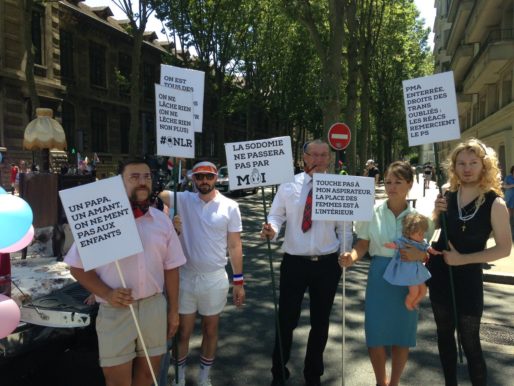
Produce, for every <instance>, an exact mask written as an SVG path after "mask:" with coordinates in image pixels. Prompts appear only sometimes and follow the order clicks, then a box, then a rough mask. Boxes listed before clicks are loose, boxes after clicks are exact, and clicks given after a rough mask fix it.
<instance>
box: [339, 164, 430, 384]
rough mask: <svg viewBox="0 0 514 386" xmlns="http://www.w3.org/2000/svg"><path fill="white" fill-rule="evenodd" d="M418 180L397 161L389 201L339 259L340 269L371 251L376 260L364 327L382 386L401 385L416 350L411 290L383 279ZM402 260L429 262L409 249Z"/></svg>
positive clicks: (389, 174) (390, 173)
mask: <svg viewBox="0 0 514 386" xmlns="http://www.w3.org/2000/svg"><path fill="white" fill-rule="evenodd" d="M413 179H414V173H413V172H412V168H411V166H410V164H409V163H408V162H403V161H396V162H393V163H392V164H391V165H389V167H388V168H387V171H386V173H385V179H384V182H385V189H386V193H387V200H386V201H384V202H383V203H380V204H378V205H377V206H375V208H374V212H373V218H372V220H371V221H370V222H360V223H357V224H356V231H357V238H358V240H357V242H356V243H355V245H354V248H353V249H352V251H351V252H346V253H344V254H341V255H340V258H339V264H340V265H341V266H343V267H350V266H351V265H353V264H354V263H355V262H356V261H357V260H358V259H360V258H362V257H363V256H364V255H365V254H366V253H367V252H369V254H370V255H371V265H370V268H369V272H368V281H367V286H366V300H365V323H364V324H365V332H366V345H367V346H368V354H369V358H370V361H371V365H372V366H373V371H374V373H375V378H376V383H377V385H380V386H386V385H388V386H397V385H398V384H399V383H400V377H401V375H402V373H403V370H404V368H405V365H406V364H407V358H408V356H409V348H410V347H414V346H415V345H416V330H417V322H418V311H417V310H414V311H409V310H408V309H407V308H406V307H405V305H404V301H405V300H404V299H405V297H406V296H407V293H408V292H409V291H408V288H407V287H405V286H397V285H392V284H390V283H389V282H387V281H386V280H385V279H384V278H383V275H384V271H385V269H386V267H387V265H388V264H389V262H390V261H391V258H392V257H393V256H394V253H395V252H394V250H392V249H390V248H386V247H385V246H384V244H385V243H388V242H391V241H394V240H396V239H398V238H399V237H400V236H401V234H402V220H403V218H404V217H405V216H407V215H408V214H409V213H412V212H415V210H414V209H412V208H411V207H410V206H409V204H408V202H407V194H408V193H409V190H410V189H411V187H412V183H413ZM430 224H432V223H431V222H430ZM430 228H431V229H432V228H433V227H432V226H431V227H430ZM429 233H430V232H429ZM428 236H429V235H428ZM427 238H428V237H427ZM400 255H401V256H402V258H404V257H406V258H408V259H409V260H412V261H414V260H419V261H422V260H424V259H425V258H426V253H425V252H422V251H420V250H418V249H417V248H416V247H413V246H409V245H406V246H405V248H403V249H401V250H400ZM388 346H391V356H392V364H391V376H390V378H389V379H388V376H387V371H386V362H387V352H386V347H388Z"/></svg>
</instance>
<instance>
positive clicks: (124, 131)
mask: <svg viewBox="0 0 514 386" xmlns="http://www.w3.org/2000/svg"><path fill="white" fill-rule="evenodd" d="M129 130H130V112H129V111H128V110H127V111H125V112H123V113H121V114H120V143H121V149H120V150H121V152H122V153H128V152H129Z"/></svg>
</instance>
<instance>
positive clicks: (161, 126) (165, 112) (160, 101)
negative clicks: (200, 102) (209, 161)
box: [155, 84, 195, 158]
mask: <svg viewBox="0 0 514 386" xmlns="http://www.w3.org/2000/svg"><path fill="white" fill-rule="evenodd" d="M155 114H156V123H157V124H156V128H157V136H156V138H157V154H158V155H163V156H171V157H184V158H194V157H195V136H194V135H195V133H194V131H193V97H192V95H191V93H189V92H184V91H179V90H176V89H173V88H166V87H163V86H159V85H158V84H156V85H155Z"/></svg>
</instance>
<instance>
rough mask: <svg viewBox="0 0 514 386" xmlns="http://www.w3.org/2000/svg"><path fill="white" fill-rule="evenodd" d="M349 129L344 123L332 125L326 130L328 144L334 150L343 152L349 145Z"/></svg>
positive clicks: (350, 137)
mask: <svg viewBox="0 0 514 386" xmlns="http://www.w3.org/2000/svg"><path fill="white" fill-rule="evenodd" d="M351 139H352V135H351V132H350V128H349V127H348V126H347V125H345V124H344V123H334V124H333V125H332V126H331V127H330V129H329V130H328V143H329V144H330V146H332V149H334V150H344V149H346V148H347V147H348V145H349V144H350V140H351Z"/></svg>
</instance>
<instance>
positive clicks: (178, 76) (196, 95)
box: [161, 64, 205, 133]
mask: <svg viewBox="0 0 514 386" xmlns="http://www.w3.org/2000/svg"><path fill="white" fill-rule="evenodd" d="M161 86H164V87H171V88H174V89H177V90H180V91H186V92H190V93H192V94H193V130H194V131H195V132H197V133H201V132H202V124H203V97H204V88H205V73H204V72H203V71H198V70H190V69H188V68H181V67H175V66H169V65H167V64H161Z"/></svg>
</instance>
